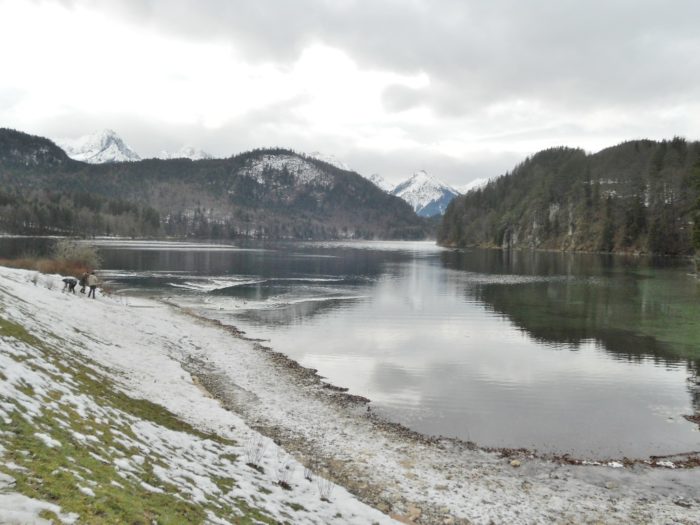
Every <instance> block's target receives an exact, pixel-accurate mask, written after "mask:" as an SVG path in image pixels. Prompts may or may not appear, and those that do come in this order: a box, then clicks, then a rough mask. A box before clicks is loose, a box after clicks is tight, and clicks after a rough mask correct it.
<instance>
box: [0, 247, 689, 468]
mask: <svg viewBox="0 0 700 525" xmlns="http://www.w3.org/2000/svg"><path fill="white" fill-rule="evenodd" d="M28 242H29V241H26V240H25V241H24V242H22V241H19V240H14V241H11V240H8V239H0V247H4V250H5V251H15V252H17V251H19V249H20V248H19V247H24V248H26V246H27V244H28ZM96 242H97V244H98V245H99V247H100V252H101V254H102V256H103V258H104V268H105V270H104V271H103V272H102V275H103V278H105V279H106V280H108V281H109V282H110V284H111V286H112V287H114V288H115V289H117V290H118V292H119V293H124V294H140V295H149V296H156V297H168V298H170V300H171V301H174V302H176V303H177V304H180V305H183V306H187V307H190V308H193V309H195V310H196V311H198V312H199V313H201V314H202V315H204V316H207V317H210V318H213V319H218V320H220V321H222V322H224V323H226V324H230V325H234V326H236V327H238V328H239V329H241V330H243V331H245V332H246V334H247V335H248V336H250V337H254V338H260V339H264V340H267V341H269V342H268V343H266V344H267V345H269V346H271V347H272V348H274V349H275V350H277V351H280V352H284V353H285V354H287V355H289V356H290V357H292V358H293V359H295V360H297V361H299V362H300V363H301V364H303V365H304V366H307V367H311V368H315V369H317V370H318V371H319V374H320V375H322V376H324V377H326V378H327V380H328V381H329V382H331V383H333V384H335V385H338V386H343V387H347V388H349V390H350V392H351V393H353V394H358V395H362V396H365V397H368V398H369V399H371V400H372V410H373V411H374V412H375V413H379V414H380V415H382V416H384V417H386V418H387V419H390V420H392V421H397V422H400V423H402V424H404V425H406V426H407V427H409V428H411V429H414V430H416V431H419V432H422V433H425V434H430V435H442V436H448V437H457V438H460V439H463V440H470V441H473V442H475V443H477V444H478V445H480V446H486V447H526V448H530V449H536V450H537V451H540V452H545V453H570V454H572V455H574V456H577V457H580V458H620V457H622V456H627V457H636V458H642V457H648V456H649V455H664V454H671V453H680V452H689V451H695V450H700V432H698V428H697V425H694V424H692V423H691V422H689V421H687V420H686V419H685V418H683V415H688V414H693V413H695V412H696V411H698V410H699V407H700V393H699V391H698V385H697V381H698V375H697V374H698V368H699V366H698V365H700V350H699V347H700V322H699V321H698V320H699V319H700V286H699V285H698V282H697V280H696V279H695V277H694V276H692V275H690V271H691V268H690V265H689V263H688V261H686V260H683V259H663V260H652V259H649V258H640V257H636V258H635V257H618V256H607V255H597V254H596V255H591V254H561V253H545V252H502V251H496V250H447V249H442V248H439V247H437V246H435V245H434V244H431V243H411V242H325V243H321V242H319V243H311V242H309V243H269V244H252V243H250V244H241V245H237V246H231V245H222V244H205V243H191V242H182V243H176V242H149V241H133V242H132V241H114V240H106V241H96ZM11 243H15V244H11ZM10 246H11V248H10ZM18 246H19V247H18Z"/></svg>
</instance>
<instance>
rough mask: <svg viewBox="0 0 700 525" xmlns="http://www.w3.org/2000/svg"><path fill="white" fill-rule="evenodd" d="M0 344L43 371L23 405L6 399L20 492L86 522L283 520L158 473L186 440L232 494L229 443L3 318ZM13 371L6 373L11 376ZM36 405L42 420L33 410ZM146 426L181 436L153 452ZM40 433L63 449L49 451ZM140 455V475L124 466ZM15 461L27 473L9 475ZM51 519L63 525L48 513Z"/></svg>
mask: <svg viewBox="0 0 700 525" xmlns="http://www.w3.org/2000/svg"><path fill="white" fill-rule="evenodd" d="M0 338H1V340H2V342H3V343H9V345H11V347H12V348H13V349H14V350H13V352H12V353H11V354H10V358H11V359H12V360H14V361H15V363H17V364H18V365H19V366H21V367H23V368H28V369H29V370H31V371H32V372H33V373H34V374H35V378H34V380H30V381H23V380H21V379H20V380H19V381H18V382H15V384H16V385H18V386H17V388H18V391H19V394H20V395H18V396H17V397H16V398H10V399H8V398H6V397H4V396H0V401H1V406H2V407H3V412H5V416H6V417H5V423H6V425H4V427H5V430H4V432H3V433H2V435H1V436H0V439H1V441H0V442H1V443H2V447H3V448H4V458H3V462H2V464H0V471H2V472H5V473H6V474H9V475H11V476H12V477H14V478H15V481H16V483H15V490H17V491H18V492H20V493H22V494H24V495H27V496H30V497H32V498H36V499H39V500H43V501H48V502H51V503H55V504H58V505H59V506H60V507H61V508H62V510H63V511H64V512H71V513H77V514H78V515H79V516H80V522H84V523H94V524H98V523H132V524H137V523H144V524H146V523H152V522H153V520H156V521H157V522H158V523H201V522H203V521H204V520H205V518H206V517H207V514H209V516H210V517H213V516H216V517H219V518H223V519H226V520H229V521H231V522H233V523H260V522H262V523H275V520H273V519H271V518H270V517H268V516H266V515H265V513H264V512H262V511H260V510H257V509H254V508H251V507H249V506H248V505H247V504H246V503H245V502H243V501H238V502H237V504H236V505H230V504H227V503H226V502H224V501H223V500H222V499H219V498H206V497H203V498H202V497H200V498H193V497H192V494H187V493H186V492H184V491H183V490H182V486H181V485H176V484H169V483H167V482H165V481H164V480H163V479H162V478H163V476H160V477H159V476H157V475H156V474H155V473H154V471H155V470H156V469H159V468H160V469H161V470H160V472H162V471H163V469H164V467H165V466H166V465H167V464H168V463H169V462H170V461H171V456H170V454H174V455H177V454H181V453H182V452H183V451H182V450H178V449H177V441H178V440H177V434H178V433H186V434H188V435H189V436H188V439H195V440H197V441H199V442H200V444H201V445H203V446H204V447H205V448H208V449H210V450H212V451H214V452H215V453H216V454H217V456H218V457H217V461H218V467H220V469H219V473H218V474H219V475H213V476H211V478H210V479H212V480H213V481H214V483H215V484H216V485H217V486H218V490H219V491H220V492H221V493H225V492H228V491H230V490H231V488H233V487H235V485H236V480H235V479H233V478H231V477H227V476H226V474H225V473H226V472H227V471H231V470H233V469H232V462H233V461H235V456H234V455H232V454H230V453H228V454H227V447H228V445H229V444H230V443H229V442H227V441H226V440H224V439H222V438H219V437H217V436H213V435H206V434H203V433H201V432H199V431H197V430H195V429H194V428H192V427H191V426H189V425H188V424H186V423H184V422H182V421H180V420H179V419H177V418H176V417H175V416H173V415H172V414H171V413H169V412H167V411H166V410H165V409H163V408H161V407H159V406H157V405H154V404H152V403H149V402H147V401H144V400H134V399H131V398H130V397H128V396H126V395H125V394H123V393H121V392H119V391H117V390H116V389H115V388H114V387H113V385H112V384H111V382H110V381H109V380H108V379H107V378H106V377H105V376H103V375H101V374H99V373H98V372H96V371H95V370H94V369H92V368H91V367H89V366H87V364H86V363H81V362H79V361H78V360H77V359H75V358H68V359H67V358H66V355H65V351H62V352H60V353H59V352H58V351H57V350H56V348H55V345H60V344H61V341H60V340H55V341H52V342H51V343H47V342H42V341H40V340H38V339H37V338H36V337H34V336H33V335H31V334H30V333H29V332H28V331H27V330H26V329H25V327H23V326H20V325H18V324H15V323H13V322H10V321H7V320H6V319H5V318H3V317H2V314H1V313H0ZM10 368H11V367H9V366H8V367H3V369H5V371H6V372H5V374H8V373H9V369H10ZM5 374H3V373H0V380H1V381H9V380H11V379H12V378H8V377H7V376H6V375H5ZM37 381H38V384H37ZM52 385H53V387H52ZM76 401H77V402H76ZM36 407H40V411H39V413H33V411H34V409H35V408H36ZM144 423H145V424H147V425H148V426H152V427H153V428H154V429H155V430H154V431H155V433H156V434H158V435H161V434H163V435H165V436H169V437H171V438H173V439H171V440H170V442H168V440H167V439H165V440H164V441H163V442H162V443H161V445H163V446H161V447H160V450H159V449H158V448H154V447H153V443H152V442H147V440H144V437H145V436H143V435H139V434H138V433H137V432H135V431H134V428H135V426H137V425H138V426H143V425H144ZM38 432H39V433H41V434H43V435H48V436H50V438H51V439H53V440H56V442H58V443H59V445H57V446H54V447H49V446H47V445H46V443H45V438H40V437H37V433H38ZM135 457H136V458H139V459H138V460H137V461H136V464H137V465H138V463H139V462H140V467H139V468H132V469H131V470H126V469H124V468H121V469H120V468H119V467H118V466H117V464H118V463H120V460H122V461H121V463H120V464H122V465H124V461H123V460H125V459H126V458H132V459H133V458H135ZM141 458H142V459H141ZM12 463H14V465H16V466H19V468H17V467H16V466H15V467H14V468H10V467H9V466H8V464H12ZM132 465H133V462H132ZM81 488H82V489H81ZM85 489H89V490H85ZM214 490H215V491H216V489H214ZM90 491H92V493H94V496H92V495H89V493H90ZM196 499H198V500H199V501H195V500H196ZM44 517H46V518H51V519H54V520H58V517H57V516H56V515H53V513H50V512H48V513H47V512H46V511H44Z"/></svg>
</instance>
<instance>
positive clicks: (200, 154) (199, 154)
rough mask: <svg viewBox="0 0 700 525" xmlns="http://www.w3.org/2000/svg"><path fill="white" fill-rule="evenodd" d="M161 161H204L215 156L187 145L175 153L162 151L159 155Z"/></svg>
mask: <svg viewBox="0 0 700 525" xmlns="http://www.w3.org/2000/svg"><path fill="white" fill-rule="evenodd" d="M158 158H159V159H191V160H204V159H213V158H214V156H213V155H212V154H211V153H207V152H206V151H204V150H202V149H199V148H195V147H194V146H190V145H186V146H183V147H181V148H180V149H179V150H177V151H176V152H174V153H170V152H168V151H161V152H160V154H159V155H158Z"/></svg>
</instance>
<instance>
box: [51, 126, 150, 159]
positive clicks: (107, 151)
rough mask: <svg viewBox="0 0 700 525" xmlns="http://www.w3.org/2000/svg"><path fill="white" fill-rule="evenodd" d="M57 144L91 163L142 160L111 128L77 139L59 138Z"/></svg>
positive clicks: (74, 155)
mask: <svg viewBox="0 0 700 525" xmlns="http://www.w3.org/2000/svg"><path fill="white" fill-rule="evenodd" d="M56 144H58V145H59V146H60V147H61V148H63V150H64V151H65V152H66V153H67V154H68V156H69V157H70V158H72V159H75V160H81V161H83V162H89V163H91V164H103V163H105V162H125V161H135V160H141V157H139V156H138V154H136V152H135V151H134V150H132V149H131V148H130V147H129V146H127V145H126V143H125V142H124V141H123V140H122V139H121V138H120V137H119V135H117V134H116V133H115V132H114V131H112V130H111V129H106V130H104V131H100V132H98V133H93V134H91V135H84V136H82V137H79V138H77V139H62V140H57V141H56Z"/></svg>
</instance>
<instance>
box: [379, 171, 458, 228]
mask: <svg viewBox="0 0 700 525" xmlns="http://www.w3.org/2000/svg"><path fill="white" fill-rule="evenodd" d="M391 194H392V195H396V196H397V197H400V198H402V199H403V200H405V201H406V202H407V203H409V204H410V205H411V206H412V207H413V209H414V211H415V212H416V213H417V214H418V215H421V216H422V217H432V216H434V215H442V214H443V213H445V210H446V209H447V205H448V204H449V203H450V201H451V200H452V199H454V198H455V197H456V196H457V195H459V191H457V190H456V189H454V188H453V187H451V186H448V185H447V184H445V183H443V182H440V181H439V180H437V179H436V178H434V177H432V176H431V175H428V174H427V173H426V172H425V171H424V170H420V171H417V172H415V173H414V174H413V176H412V177H411V178H409V179H407V180H405V181H404V182H402V183H400V184H398V185H397V186H396V187H395V188H394V189H393V191H392V192H391Z"/></svg>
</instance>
